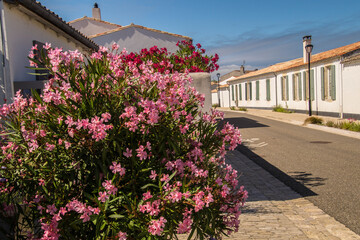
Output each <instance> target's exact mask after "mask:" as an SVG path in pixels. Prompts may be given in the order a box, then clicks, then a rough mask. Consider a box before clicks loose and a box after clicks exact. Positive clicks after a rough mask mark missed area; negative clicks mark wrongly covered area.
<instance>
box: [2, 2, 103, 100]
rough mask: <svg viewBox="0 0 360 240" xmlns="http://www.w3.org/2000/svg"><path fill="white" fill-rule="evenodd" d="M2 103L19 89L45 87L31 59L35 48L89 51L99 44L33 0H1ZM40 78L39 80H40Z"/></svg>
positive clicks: (96, 47)
mask: <svg viewBox="0 0 360 240" xmlns="http://www.w3.org/2000/svg"><path fill="white" fill-rule="evenodd" d="M0 14H1V15H0V19H1V23H0V54H1V56H0V87H1V88H0V104H3V103H4V99H5V98H6V99H8V101H11V99H12V97H13V93H14V91H16V90H17V89H29V88H36V89H37V88H39V89H40V88H42V86H43V83H44V82H43V81H37V78H36V76H34V75H30V74H29V73H30V72H33V71H32V70H30V69H27V68H26V67H27V66H29V60H28V58H27V56H28V54H29V51H30V50H31V47H32V46H33V45H34V44H38V47H41V45H42V44H45V43H46V42H48V43H51V44H52V46H53V47H62V48H63V49H64V50H75V49H78V50H79V51H81V52H83V53H86V52H89V51H91V50H92V49H98V46H97V45H96V44H95V43H94V42H93V41H91V40H90V39H89V38H87V37H85V36H84V35H82V34H81V33H80V32H78V31H77V30H75V29H74V28H72V27H71V26H70V25H69V24H67V23H66V22H65V21H63V20H62V19H61V18H59V17H58V16H57V15H56V14H55V13H53V12H51V11H50V10H48V9H46V8H45V7H44V6H42V5H41V4H40V3H39V2H36V1H32V0H16V1H11V0H3V1H0ZM38 80H39V79H38Z"/></svg>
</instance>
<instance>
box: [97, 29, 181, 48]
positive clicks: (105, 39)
mask: <svg viewBox="0 0 360 240" xmlns="http://www.w3.org/2000/svg"><path fill="white" fill-rule="evenodd" d="M181 40H187V39H184V38H181V37H177V36H173V35H169V34H165V33H159V32H154V31H150V30H146V29H142V28H139V27H135V26H134V27H129V28H126V29H123V30H120V31H116V32H113V33H109V34H106V35H102V36H98V37H94V38H93V41H94V42H95V43H97V44H99V45H101V46H105V47H107V48H109V49H111V46H112V45H113V43H117V44H118V45H119V46H120V49H123V48H124V47H125V48H126V50H127V51H128V52H139V51H140V50H141V49H143V48H148V49H149V48H151V47H153V46H157V47H158V48H163V47H165V48H167V50H168V51H169V52H176V51H177V49H178V47H177V46H176V43H177V42H178V41H181Z"/></svg>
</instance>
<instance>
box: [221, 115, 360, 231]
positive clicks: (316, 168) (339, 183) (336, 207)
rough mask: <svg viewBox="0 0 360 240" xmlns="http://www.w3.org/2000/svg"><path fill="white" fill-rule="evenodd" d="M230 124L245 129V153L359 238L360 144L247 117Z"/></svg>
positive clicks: (232, 117) (237, 117) (230, 119)
mask: <svg viewBox="0 0 360 240" xmlns="http://www.w3.org/2000/svg"><path fill="white" fill-rule="evenodd" d="M225 121H228V122H230V123H232V124H234V125H235V126H237V127H239V128H240V129H241V133H242V138H243V146H241V147H240V148H239V150H240V151H241V152H243V153H244V154H245V155H247V156H248V157H249V158H250V159H253V160H254V161H255V162H257V163H258V164H259V165H263V166H264V168H266V169H269V171H270V172H272V173H273V174H274V175H276V176H277V177H278V178H279V179H281V180H283V181H284V182H286V183H287V184H288V185H289V186H291V187H292V188H293V189H294V190H295V191H297V192H299V193H300V194H302V195H303V196H304V197H306V198H307V199H308V200H309V201H311V202H313V203H314V204H315V205H316V206H318V207H319V208H320V209H322V210H323V211H324V212H326V213H327V214H329V215H330V216H332V217H334V218H335V219H336V220H337V221H339V222H341V223H343V224H344V225H345V226H347V227H348V228H350V229H351V230H353V231H354V232H356V233H357V234H360V140H359V139H354V138H349V137H344V136H339V135H335V134H332V133H327V132H323V131H319V130H314V129H309V128H305V127H301V126H296V125H292V124H287V123H284V122H279V121H274V120H270V119H266V118H261V117H256V116H251V115H247V114H242V113H234V112H225ZM294 180H296V181H294Z"/></svg>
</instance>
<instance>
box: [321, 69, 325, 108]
mask: <svg viewBox="0 0 360 240" xmlns="http://www.w3.org/2000/svg"><path fill="white" fill-rule="evenodd" d="M324 74H325V68H324V67H321V100H323V101H324V100H325V86H324Z"/></svg>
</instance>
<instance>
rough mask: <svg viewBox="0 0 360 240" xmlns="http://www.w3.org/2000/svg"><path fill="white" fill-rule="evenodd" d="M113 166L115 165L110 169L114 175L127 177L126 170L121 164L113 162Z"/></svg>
mask: <svg viewBox="0 0 360 240" xmlns="http://www.w3.org/2000/svg"><path fill="white" fill-rule="evenodd" d="M112 164H113V165H112V166H110V167H109V168H110V170H111V171H112V173H114V174H116V173H119V175H120V176H123V175H125V168H122V167H121V163H117V162H113V163H112Z"/></svg>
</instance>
